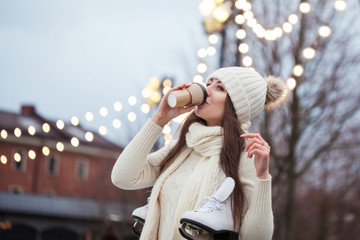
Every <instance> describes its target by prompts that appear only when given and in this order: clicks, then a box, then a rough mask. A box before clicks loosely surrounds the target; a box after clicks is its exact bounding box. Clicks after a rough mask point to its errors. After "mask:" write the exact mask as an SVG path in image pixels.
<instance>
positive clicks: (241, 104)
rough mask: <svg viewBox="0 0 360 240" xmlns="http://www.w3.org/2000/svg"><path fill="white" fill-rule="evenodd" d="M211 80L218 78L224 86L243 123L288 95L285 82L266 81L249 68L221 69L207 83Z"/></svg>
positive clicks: (273, 78) (267, 79)
mask: <svg viewBox="0 0 360 240" xmlns="http://www.w3.org/2000/svg"><path fill="white" fill-rule="evenodd" d="M211 78H217V79H219V80H220V81H221V82H222V83H223V84H224V86H225V88H226V90H227V92H228V94H229V96H230V99H231V101H232V103H233V105H234V108H235V112H236V116H237V118H238V119H239V120H240V122H241V123H246V122H248V121H250V120H251V119H253V118H254V117H256V116H257V115H258V114H259V113H260V112H261V111H262V110H263V109H264V107H265V104H267V105H268V104H274V103H276V102H278V101H279V100H280V99H282V98H283V97H284V96H285V93H286V86H285V84H284V82H283V81H281V80H280V79H278V78H276V77H267V78H265V79H264V78H263V77H262V76H260V74H259V73H257V72H256V71H254V70H251V69H249V68H243V67H226V68H220V69H218V70H216V71H215V72H213V73H212V74H210V75H209V76H208V78H207V81H208V80H209V79H211ZM265 102H266V103H265ZM268 107H269V108H271V106H268Z"/></svg>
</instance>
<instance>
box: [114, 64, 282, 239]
mask: <svg viewBox="0 0 360 240" xmlns="http://www.w3.org/2000/svg"><path fill="white" fill-rule="evenodd" d="M206 85H207V88H206V89H207V93H208V97H207V99H206V101H205V103H204V104H202V105H201V106H199V107H189V108H170V107H169V106H168V104H167V102H166V99H167V95H168V94H166V95H165V96H164V98H163V99H162V101H161V103H160V106H159V108H158V110H157V112H156V113H155V114H154V116H153V117H152V118H151V119H150V120H148V121H147V123H146V124H145V125H144V127H143V128H142V129H141V130H140V132H139V133H138V134H137V135H136V136H135V137H134V139H133V140H132V141H131V142H130V143H129V145H128V146H127V147H126V148H125V149H124V151H123V153H122V154H121V155H120V157H119V158H118V160H117V162H116V163H115V165H114V168H113V171H112V176H111V177H112V181H113V183H114V184H115V185H116V186H118V187H120V188H123V189H140V188H146V187H149V186H153V189H152V193H151V196H150V202H149V209H148V213H147V217H146V221H145V225H144V229H143V231H142V234H141V238H140V239H167V240H168V239H182V237H181V235H180V234H179V231H178V228H179V227H180V222H179V221H180V217H181V215H182V213H184V212H185V211H189V210H194V209H197V208H199V207H201V206H202V203H203V202H202V201H203V198H204V197H206V196H210V195H211V194H212V193H213V191H214V189H215V188H216V185H217V182H218V180H219V177H220V178H221V179H220V181H221V182H222V181H224V179H225V178H226V177H231V178H233V179H234V180H235V189H234V191H233V193H232V203H233V204H232V208H231V209H232V216H233V220H234V223H235V226H236V231H237V232H239V233H240V234H239V235H240V239H246V240H248V239H257V240H262V239H271V236H272V232H273V215H272V208H271V176H270V174H269V156H270V147H269V145H268V144H267V143H266V142H265V141H264V140H263V139H262V137H261V136H260V134H259V133H258V132H257V133H248V132H247V130H248V128H249V127H250V125H251V124H250V120H251V119H252V118H254V117H255V116H257V115H258V114H259V113H260V112H261V111H262V110H263V109H264V107H266V108H270V107H271V106H273V105H274V104H276V103H277V102H279V101H280V100H281V99H282V98H283V96H284V95H285V92H286V88H285V85H284V83H283V82H282V81H281V80H279V79H277V78H275V77H267V78H265V79H264V78H262V77H261V76H260V75H259V74H258V73H257V72H255V71H253V70H251V69H248V68H241V67H228V68H221V69H218V70H217V71H215V72H214V73H212V74H211V75H210V76H208V78H207V82H206ZM187 86H188V85H186V84H183V85H180V86H177V87H175V88H173V89H171V91H174V90H177V89H181V88H184V87H187ZM193 110H194V111H193ZM190 111H193V112H192V113H191V114H190V115H189V117H188V118H187V120H186V121H185V122H184V124H183V126H182V129H181V132H180V136H179V139H178V140H175V141H172V142H170V143H169V144H168V145H166V146H164V147H163V148H162V149H160V150H158V151H157V152H154V153H151V154H149V153H150V150H151V148H152V146H153V144H154V143H155V141H156V140H157V138H158V137H159V135H160V134H161V132H162V128H163V127H164V125H165V124H167V123H168V122H169V121H170V120H171V119H173V118H175V117H177V116H178V115H180V114H183V113H185V112H190ZM221 172H223V173H224V174H221Z"/></svg>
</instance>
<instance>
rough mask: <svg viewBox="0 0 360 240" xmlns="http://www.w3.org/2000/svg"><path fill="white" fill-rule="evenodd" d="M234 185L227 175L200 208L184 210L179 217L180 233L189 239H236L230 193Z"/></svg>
mask: <svg viewBox="0 0 360 240" xmlns="http://www.w3.org/2000/svg"><path fill="white" fill-rule="evenodd" d="M234 187H235V181H234V179H232V178H230V177H227V178H226V179H225V181H224V182H223V184H222V185H221V186H220V188H219V189H218V190H217V191H216V192H215V193H214V194H213V195H212V196H210V197H207V199H208V200H207V201H206V203H205V204H204V205H203V206H202V207H201V208H199V209H197V210H195V211H187V212H184V213H183V215H182V216H181V219H180V223H181V228H179V231H180V233H181V235H182V236H183V237H184V238H186V239H190V240H200V239H201V240H202V239H222V240H226V239H229V240H230V239H238V235H239V234H238V233H237V232H235V230H234V229H235V228H234V221H233V217H232V211H231V198H230V195H231V193H232V192H233V190H234Z"/></svg>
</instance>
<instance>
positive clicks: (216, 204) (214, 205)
mask: <svg viewBox="0 0 360 240" xmlns="http://www.w3.org/2000/svg"><path fill="white" fill-rule="evenodd" d="M204 200H205V201H206V202H205V204H204V205H203V206H202V207H201V208H199V209H198V210H196V211H197V212H213V211H218V210H221V207H222V203H221V202H220V201H219V200H218V199H217V198H216V197H215V196H211V197H205V199H204Z"/></svg>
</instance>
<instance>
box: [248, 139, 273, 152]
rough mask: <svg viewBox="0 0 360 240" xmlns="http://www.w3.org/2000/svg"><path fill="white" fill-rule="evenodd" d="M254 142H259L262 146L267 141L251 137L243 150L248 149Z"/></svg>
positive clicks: (265, 144)
mask: <svg viewBox="0 0 360 240" xmlns="http://www.w3.org/2000/svg"><path fill="white" fill-rule="evenodd" d="M254 143H257V144H260V145H262V146H268V144H267V142H265V141H263V140H261V139H260V138H253V139H251V141H250V142H248V143H247V144H246V147H245V151H248V150H249V148H250V146H251V145H253V144H254Z"/></svg>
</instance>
